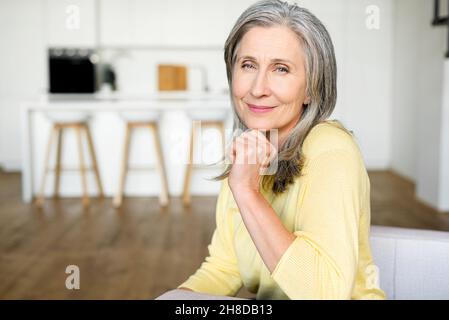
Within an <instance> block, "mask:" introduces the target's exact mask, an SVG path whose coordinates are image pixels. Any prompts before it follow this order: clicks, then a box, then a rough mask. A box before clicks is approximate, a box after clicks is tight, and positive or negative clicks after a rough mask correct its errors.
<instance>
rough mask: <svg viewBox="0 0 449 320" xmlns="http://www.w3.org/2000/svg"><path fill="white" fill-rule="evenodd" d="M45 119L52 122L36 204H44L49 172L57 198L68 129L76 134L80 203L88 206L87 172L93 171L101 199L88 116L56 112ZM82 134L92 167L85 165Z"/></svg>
mask: <svg viewBox="0 0 449 320" xmlns="http://www.w3.org/2000/svg"><path fill="white" fill-rule="evenodd" d="M47 118H49V120H50V121H52V122H53V124H52V129H51V132H50V136H49V138H48V144H47V152H46V156H45V163H44V173H43V176H42V181H41V187H40V192H39V195H38V197H37V199H36V204H37V205H38V206H39V207H41V206H42V205H43V203H44V198H45V195H44V194H45V185H46V180H47V175H48V172H49V171H52V170H54V171H55V175H54V178H55V180H54V194H53V196H54V198H58V197H59V187H60V180H61V172H62V171H63V170H68V169H67V168H63V166H62V161H61V158H62V148H63V135H64V131H65V130H68V129H73V130H74V131H75V133H76V137H77V144H78V156H79V171H80V175H81V186H82V202H83V205H84V206H88V205H89V196H88V194H87V176H86V173H87V170H93V172H94V174H95V180H96V183H97V188H98V196H99V197H100V198H102V197H103V196H104V194H103V186H102V184H101V178H100V173H99V170H98V165H97V158H96V155H95V148H94V144H93V140H92V135H91V132H90V129H89V126H88V119H89V115H88V114H85V113H82V112H56V113H48V114H47ZM83 132H84V136H85V137H86V138H87V145H88V150H89V153H90V157H91V163H92V167H91V168H88V167H87V166H86V164H85V159H84V151H83V139H82V138H83ZM55 137H56V139H57V144H56V164H55V167H54V169H51V168H50V167H49V161H50V154H51V149H52V145H53V139H54V138H55Z"/></svg>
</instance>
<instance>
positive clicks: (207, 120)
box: [182, 109, 228, 206]
mask: <svg viewBox="0 0 449 320" xmlns="http://www.w3.org/2000/svg"><path fill="white" fill-rule="evenodd" d="M187 113H188V116H189V118H190V120H191V121H192V129H191V134H190V146H189V161H188V163H187V165H186V171H185V177H184V188H183V191H182V202H183V204H184V206H189V205H190V202H191V198H190V185H191V178H192V170H193V168H203V167H204V165H201V164H199V165H198V164H193V156H194V152H195V141H196V135H197V131H198V129H197V128H196V125H195V123H196V122H200V123H201V128H200V129H205V128H217V129H218V131H219V132H220V135H221V141H222V146H223V154H225V149H226V142H225V123H226V118H227V113H228V112H227V110H210V109H208V110H203V109H199V110H189V111H188V112H187Z"/></svg>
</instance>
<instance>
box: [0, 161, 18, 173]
mask: <svg viewBox="0 0 449 320" xmlns="http://www.w3.org/2000/svg"><path fill="white" fill-rule="evenodd" d="M0 169H2V170H3V171H5V172H19V171H22V163H21V162H20V161H19V160H7V161H2V162H0Z"/></svg>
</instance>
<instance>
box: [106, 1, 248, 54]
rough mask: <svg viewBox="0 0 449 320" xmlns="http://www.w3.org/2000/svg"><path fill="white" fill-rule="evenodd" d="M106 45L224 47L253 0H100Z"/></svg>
mask: <svg viewBox="0 0 449 320" xmlns="http://www.w3.org/2000/svg"><path fill="white" fill-rule="evenodd" d="M99 1H100V22H99V26H100V38H101V45H102V46H104V47H106V48H107V47H126V46H129V47H131V48H132V47H137V48H139V47H144V48H145V47H161V48H195V47H201V48H215V49H221V48H222V47H223V45H224V42H225V40H226V37H227V35H228V33H229V31H230V30H231V28H232V25H233V24H234V22H235V21H236V20H237V18H238V16H239V15H240V14H241V12H242V11H243V10H244V9H245V8H246V7H247V6H248V5H249V4H251V3H252V1H248V0H245V1H236V0H232V1H220V0H183V1H179V0H165V1H158V0H131V1H124V0H99Z"/></svg>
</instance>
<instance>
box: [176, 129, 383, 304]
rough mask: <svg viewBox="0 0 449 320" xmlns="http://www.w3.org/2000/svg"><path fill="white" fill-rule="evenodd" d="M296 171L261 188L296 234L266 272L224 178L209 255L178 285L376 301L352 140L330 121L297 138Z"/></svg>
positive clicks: (362, 186)
mask: <svg viewBox="0 0 449 320" xmlns="http://www.w3.org/2000/svg"><path fill="white" fill-rule="evenodd" d="M303 152H304V155H305V159H306V161H305V165H304V168H303V172H302V176H301V177H299V178H296V180H295V182H294V184H292V185H290V186H289V188H288V189H287V190H286V191H285V192H284V193H283V194H281V195H278V196H277V197H275V196H274V194H273V193H272V192H271V191H270V190H268V191H265V190H263V188H261V193H262V194H263V196H264V197H265V199H266V200H267V201H269V203H270V204H271V206H272V208H273V209H274V210H275V211H276V213H277V214H278V216H279V218H280V219H281V221H282V223H283V225H284V226H285V228H286V229H287V230H289V231H290V232H292V233H294V234H295V235H296V239H295V240H294V241H293V243H292V244H291V245H290V247H289V248H288V249H287V250H286V252H285V253H284V255H283V256H282V257H281V259H280V261H279V263H278V264H277V266H276V268H275V270H274V271H273V273H272V274H270V272H269V270H268V269H267V268H266V266H265V264H264V263H263V261H262V259H261V257H260V255H259V253H258V251H257V249H256V247H255V245H254V243H253V242H252V239H251V236H250V235H249V233H248V231H247V229H246V227H245V224H244V223H243V221H242V218H241V216H240V212H239V209H238V207H237V205H236V203H235V200H234V198H233V195H232V192H231V191H230V188H229V186H228V181H227V179H226V180H223V181H222V184H221V190H220V194H219V196H218V200H217V206H216V224H217V227H216V229H215V231H214V233H213V236H212V241H211V244H210V245H209V247H208V249H209V256H208V257H206V259H205V261H204V262H203V264H202V265H201V267H200V268H199V269H198V270H197V271H196V272H195V274H193V275H192V276H190V278H189V279H188V280H187V281H185V282H184V283H182V284H181V285H180V286H179V287H187V288H190V289H192V290H194V291H197V292H203V293H209V294H216V295H228V296H234V295H236V294H237V293H238V291H239V289H240V288H241V287H242V285H244V286H245V287H246V288H247V290H249V291H250V292H253V293H256V298H257V299H383V298H385V294H384V292H383V291H382V290H381V289H380V288H379V287H378V278H377V276H378V274H377V268H376V266H375V265H374V264H373V260H372V257H371V249H370V244H369V228H370V183H369V178H368V175H367V172H366V169H365V166H364V163H363V159H362V156H361V153H360V151H359V148H358V146H357V144H356V142H355V141H354V138H353V137H352V136H351V135H349V134H348V133H347V132H345V131H344V130H342V129H340V128H339V127H338V125H337V124H336V123H335V122H333V121H326V122H323V123H320V124H318V125H316V126H315V127H314V128H313V129H312V130H311V131H310V133H309V135H308V136H307V137H306V139H305V141H304V144H303Z"/></svg>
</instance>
